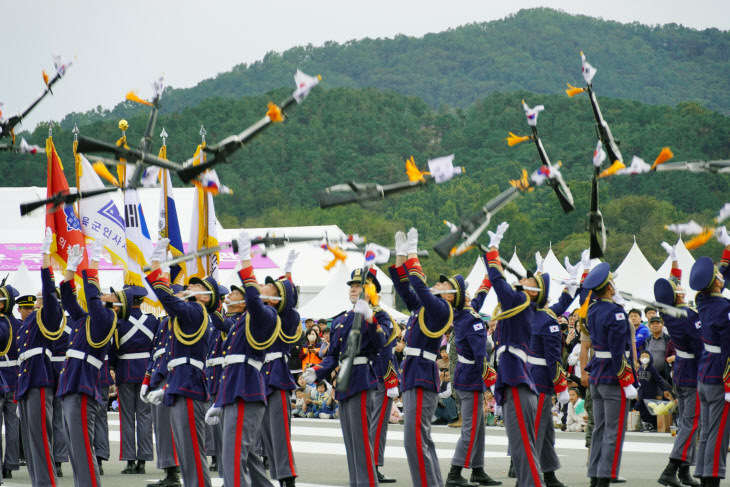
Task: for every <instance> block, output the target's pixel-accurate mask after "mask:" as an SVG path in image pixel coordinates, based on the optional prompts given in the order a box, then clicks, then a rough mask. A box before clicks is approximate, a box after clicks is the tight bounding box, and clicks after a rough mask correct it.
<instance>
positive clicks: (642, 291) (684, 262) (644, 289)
mask: <svg viewBox="0 0 730 487" xmlns="http://www.w3.org/2000/svg"><path fill="white" fill-rule="evenodd" d="M677 260H678V262H679V268H680V269H681V271H682V284H683V286H682V287H684V291H685V293H686V294H685V295H684V299H685V301H687V302H689V301H694V299H695V295H696V294H697V292H696V291H693V290H692V289H691V288H690V287H689V273H690V271H691V270H692V266H693V265H694V263H695V259H694V257H692V254H690V253H689V250H687V247H685V246H684V242H683V241H682V238H681V237H680V238H679V240H678V241H677ZM671 269H672V261H671V260H670V258H669V256H667V259H666V260H665V261H664V263H663V264H662V265H661V266H659V269H657V271H656V272H655V273H653V274H651V278H649V276H646V279H645V280H644V282H643V283H642V285H641V287H640V288H639V289H638V291H637V293H636V296H637V297H639V298H643V299H647V300H651V301H654V283H655V282H656V280H657V279H659V278H662V277H663V278H664V279H669V276H670V271H671Z"/></svg>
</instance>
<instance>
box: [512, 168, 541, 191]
mask: <svg viewBox="0 0 730 487" xmlns="http://www.w3.org/2000/svg"><path fill="white" fill-rule="evenodd" d="M509 183H510V184H511V185H512V186H514V187H515V188H517V189H519V190H520V191H525V190H527V191H532V190H534V189H535V188H533V187H532V186H530V180H529V179H527V171H526V170H525V169H523V170H522V177H521V178H520V179H510V180H509Z"/></svg>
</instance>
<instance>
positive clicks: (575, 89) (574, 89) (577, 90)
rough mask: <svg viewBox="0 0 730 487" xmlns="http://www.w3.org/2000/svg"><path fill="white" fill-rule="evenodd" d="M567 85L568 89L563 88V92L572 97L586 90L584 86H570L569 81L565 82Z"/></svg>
mask: <svg viewBox="0 0 730 487" xmlns="http://www.w3.org/2000/svg"><path fill="white" fill-rule="evenodd" d="M567 85H568V89H567V90H565V92H566V93H567V94H568V96H569V97H571V98H573V97H574V96H575V95H578V94H580V93H583V92H584V91H585V90H586V89H585V88H578V87H576V86H572V85H571V84H570V83H567Z"/></svg>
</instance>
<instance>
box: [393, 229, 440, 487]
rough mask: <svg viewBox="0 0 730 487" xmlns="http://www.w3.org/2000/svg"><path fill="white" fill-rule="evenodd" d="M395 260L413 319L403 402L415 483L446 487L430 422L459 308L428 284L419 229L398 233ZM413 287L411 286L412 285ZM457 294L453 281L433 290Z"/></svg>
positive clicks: (395, 282)
mask: <svg viewBox="0 0 730 487" xmlns="http://www.w3.org/2000/svg"><path fill="white" fill-rule="evenodd" d="M395 246H396V262H395V266H392V267H390V269H389V271H390V276H391V279H392V280H393V285H394V286H395V289H396V292H397V293H398V295H399V296H400V297H401V299H403V301H404V302H405V304H406V306H407V307H408V310H409V311H410V312H411V316H410V318H409V319H408V324H407V325H406V327H407V329H406V334H405V342H406V346H405V348H404V349H403V354H404V360H403V381H402V382H401V385H402V386H403V404H404V407H405V411H404V414H405V428H404V436H405V448H406V456H407V457H408V468H409V469H410V473H411V481H412V483H413V485H414V486H417V487H432V486H443V485H444V482H443V479H442V478H441V468H440V467H439V461H438V456H437V455H436V446H435V445H434V442H433V440H432V439H431V418H432V417H433V414H434V412H435V411H436V406H437V405H438V400H439V372H438V367H437V365H436V358H437V357H438V352H439V347H440V346H441V337H442V336H443V334H444V333H446V331H447V330H448V329H449V328H450V327H451V323H452V321H453V317H454V310H453V308H452V306H451V304H450V302H449V301H447V300H446V299H444V298H442V297H439V296H435V295H434V294H433V293H432V290H431V289H429V287H428V286H427V285H426V276H425V275H424V274H423V270H422V269H421V265H420V263H419V261H418V255H417V253H416V252H417V250H418V231H417V230H416V229H415V228H411V229H410V230H409V231H408V236H406V235H404V234H403V232H398V233H396V235H395ZM409 284H410V286H409ZM434 289H435V290H437V291H448V290H452V287H451V284H449V283H448V282H439V283H438V284H436V285H435V286H434Z"/></svg>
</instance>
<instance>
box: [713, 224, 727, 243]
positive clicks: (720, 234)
mask: <svg viewBox="0 0 730 487" xmlns="http://www.w3.org/2000/svg"><path fill="white" fill-rule="evenodd" d="M715 236H716V237H717V240H718V241H719V242H720V243H721V244H723V245H724V246H725V247H727V246H728V245H730V235H728V234H727V228H725V225H723V226H721V227H720V228H718V229H717V230H715Z"/></svg>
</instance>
